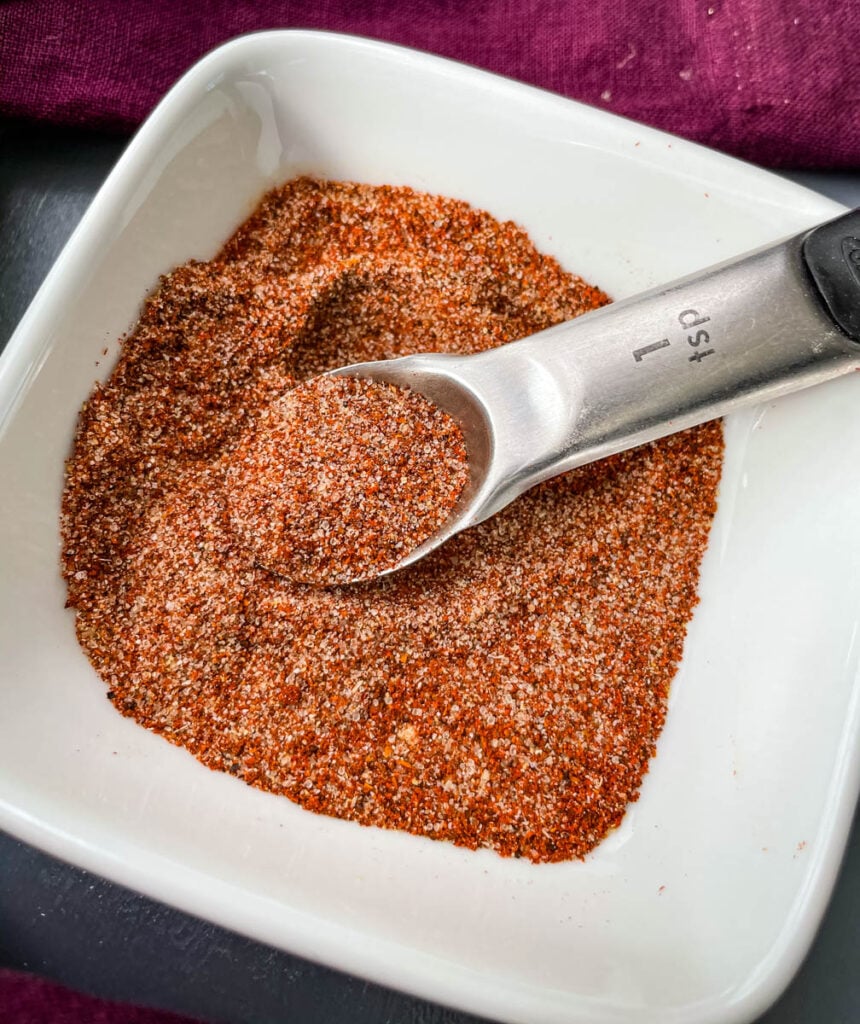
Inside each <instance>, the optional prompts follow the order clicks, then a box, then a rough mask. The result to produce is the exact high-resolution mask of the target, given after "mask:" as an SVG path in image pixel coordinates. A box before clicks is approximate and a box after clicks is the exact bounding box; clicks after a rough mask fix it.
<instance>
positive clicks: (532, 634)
mask: <svg viewBox="0 0 860 1024" xmlns="http://www.w3.org/2000/svg"><path fill="white" fill-rule="evenodd" d="M605 301H607V300H606V296H605V295H603V294H602V293H601V292H600V291H599V290H597V289H595V288H592V287H590V286H588V285H587V284H585V283H584V282H583V281H582V280H581V279H579V278H577V277H575V276H573V275H570V274H567V273H565V272H564V271H563V270H562V269H561V267H560V266H559V265H558V263H557V262H556V261H555V260H553V259H552V258H550V257H547V256H542V255H541V254H540V253H538V252H537V251H536V249H535V248H534V246H533V245H532V244H531V242H530V241H529V239H528V238H527V236H526V235H525V233H524V232H522V231H521V230H520V229H518V228H517V227H516V226H515V225H513V224H510V223H499V222H498V221H496V220H495V219H494V218H493V217H491V216H490V215H489V214H486V213H483V212H481V211H478V210H474V209H472V208H470V207H469V206H467V205H466V204H464V203H462V202H457V201H454V200H450V199H445V198H440V197H435V196H428V195H423V194H420V193H416V192H413V191H411V190H410V189H406V188H391V187H372V186H365V185H354V184H349V183H334V182H326V183H323V182H317V181H312V180H309V179H299V180H297V181H293V182H289V183H288V184H286V185H284V186H283V187H281V188H278V189H275V190H274V191H273V192H271V193H269V194H268V195H267V196H266V197H265V198H264V200H263V201H262V203H261V205H260V206H259V208H258V209H257V211H256V212H255V213H254V215H253V216H252V217H251V218H250V219H249V220H248V221H247V222H246V223H245V224H244V225H242V227H240V228H239V230H238V231H237V232H236V234H235V235H234V236H233V237H232V238H231V239H230V240H229V241H228V242H227V244H226V245H225V247H224V248H223V250H222V251H221V252H220V253H219V254H218V256H217V257H216V258H215V259H214V260H212V261H210V262H208V263H198V262H191V263H188V264H186V265H184V266H181V267H179V268H177V269H176V270H174V271H173V272H171V273H170V274H168V275H166V276H165V277H164V278H163V279H162V281H161V283H160V284H159V286H158V288H157V289H156V290H155V292H154V293H153V294H152V295H151V296H150V298H149V299H148V300H147V302H146V304H145V306H144V309H143V312H142V315H141V319H140V322H139V324H138V325H137V327H136V328H135V330H134V331H133V332H132V334H131V335H130V336H129V337H128V338H126V339H125V341H124V344H123V348H122V352H121V356H120V359H119V362H118V364H117V366H116V368H115V370H114V372H113V373H112V375H111V376H110V378H109V380H108V381H107V382H106V383H105V384H104V385H99V386H97V387H96V389H95V390H94V392H93V394H92V395H91V397H90V399H89V400H88V402H87V403H86V405H85V407H84V409H83V410H82V413H81V417H80V421H79V424H78V430H77V435H76V438H75V444H74V450H73V453H72V456H71V458H70V460H69V462H68V466H67V477H66V486H65V492H64V497H63V517H62V531H63V570H64V574H65V578H66V581H67V585H68V603H69V604H70V605H71V607H72V608H74V609H75V612H76V623H77V632H78V637H79V640H80V643H81V645H82V646H83V648H84V650H85V651H86V653H87V655H88V656H89V658H90V660H91V662H92V664H93V665H94V666H95V668H96V670H97V671H98V672H99V673H100V674H101V676H102V677H103V679H104V680H105V683H106V684H107V687H108V691H109V692H108V695H109V697H110V699H111V700H112V701H113V702H114V704H115V706H116V707H117V709H118V710H119V711H121V712H122V713H123V714H125V715H129V716H131V717H133V718H135V719H136V720H137V721H138V722H139V723H140V724H141V725H143V726H145V727H147V728H149V729H153V730H155V731H156V732H158V733H160V734H161V735H163V736H165V737H166V738H167V739H169V740H170V741H172V742H174V743H177V744H180V745H181V746H184V747H185V748H187V749H188V750H189V751H191V753H193V754H194V755H195V756H196V757H198V758H199V759H200V760H201V761H202V762H203V763H204V764H206V765H208V766H210V767H212V768H215V769H219V770H225V771H229V772H231V773H233V774H235V775H237V776H238V777H240V778H242V779H244V780H245V781H246V782H248V783H249V784H251V785H255V786H259V787H261V788H263V789H267V790H271V791H272V792H274V793H279V794H283V795H285V796H287V797H289V798H290V799H292V800H294V801H296V802H297V803H299V804H300V805H301V806H303V807H305V808H308V809H309V810H312V811H317V812H320V813H325V814H332V815H337V816H339V817H343V818H348V819H352V820H355V821H358V822H361V823H362V824H366V825H378V826H382V827H387V828H397V829H404V830H407V831H410V832H413V833H416V834H419V835H424V836H430V837H433V838H437V839H445V840H450V841H452V842H454V843H457V844H460V845H462V846H466V847H470V848H477V847H487V848H490V849H493V850H496V851H497V852H498V853H500V854H502V855H506V856H507V855H514V856H525V857H528V858H530V859H532V860H533V861H537V862H540V861H555V860H562V859H566V858H571V857H581V856H583V855H584V854H585V853H587V852H588V851H589V850H590V849H592V848H593V847H594V845H595V844H596V843H598V842H599V841H600V839H601V838H603V836H605V835H606V833H607V832H608V831H609V830H610V829H611V828H613V827H614V826H616V825H617V824H618V823H619V822H620V821H621V819H622V816H623V814H624V811H625V808H626V806H627V805H628V803H629V802H630V801H632V800H635V799H636V798H637V795H638V792H639V787H640V785H641V782H642V778H643V775H644V774H645V772H646V771H647V767H648V763H649V759H650V758H651V757H652V756H653V754H654V752H655V749H656V742H657V738H658V736H659V733H660V730H661V728H662V726H663V722H664V719H665V714H666V697H667V694H668V690H669V685H670V682H671V680H672V677H673V675H674V674H675V671H676V668H677V665H678V662H679V659H680V657H681V653H682V648H683V640H684V634H685V629H686V625H687V622H688V620H689V618H690V615H691V613H692V609H693V607H694V605H695V604H696V601H697V596H696V588H697V583H698V576H699V563H700V560H701V557H702V554H703V551H704V548H705V544H706V541H707V536H708V531H709V528H710V524H711V520H712V517H713V514H714V511H715V496H716V489H717V484H718V481H719V475H720V468H721V458H722V432H721V427H720V425H719V424H714V423H712V424H707V425H705V426H702V427H698V428H696V429H694V430H690V431H687V432H685V433H683V434H679V435H676V436H673V437H670V438H666V439H664V440H662V441H659V442H656V443H654V444H651V445H647V446H645V447H643V448H640V449H638V450H636V451H633V452H626V453H623V454H621V455H617V456H614V457H612V458H610V459H607V460H605V461H604V462H601V463H596V464H594V465H591V466H587V467H584V468H582V469H579V470H577V471H575V472H573V473H570V474H567V475H566V476H563V477H559V478H556V479H555V480H551V481H548V482H547V483H544V484H542V485H540V486H539V487H537V488H535V489H534V490H532V491H530V492H529V493H528V494H526V495H524V496H522V497H521V498H519V499H518V500H517V501H516V502H514V503H513V504H512V505H511V506H509V507H508V508H506V509H505V510H503V511H502V512H501V513H499V514H498V515H497V516H495V517H493V518H492V519H490V520H489V521H487V522H485V523H482V524H480V525H479V526H478V527H475V528H473V529H471V530H468V531H466V532H465V533H462V534H459V535H458V536H457V537H455V538H453V539H452V540H451V541H449V542H448V543H447V544H445V545H444V546H443V547H442V548H440V549H439V550H438V551H436V552H434V553H432V554H431V555H430V556H429V557H428V558H426V559H424V560H422V561H421V562H420V563H418V564H416V565H414V566H412V567H410V568H409V569H408V570H406V571H404V572H400V573H395V574H394V575H392V576H389V577H386V578H383V579H380V580H377V581H373V582H369V583H359V584H353V585H351V586H343V587H341V586H335V587H329V588H322V587H313V586H306V585H303V584H300V583H295V582H290V581H286V580H283V579H281V578H279V577H277V576H275V575H273V574H272V573H270V572H268V571H266V570H264V569H262V568H260V567H259V566H258V565H257V563H256V560H255V558H254V557H252V556H251V554H249V551H248V550H247V548H246V546H245V544H243V543H242V542H241V537H238V538H237V531H236V530H235V529H234V522H233V521H231V509H230V500H229V496H230V494H231V489H230V473H231V467H233V468H234V470H235V464H236V463H235V455H236V452H237V450H238V449H239V448H241V446H242V445H243V444H244V443H247V439H248V438H249V437H253V436H255V431H257V430H259V429H261V428H262V425H263V424H264V423H265V420H266V417H267V416H269V417H270V416H272V415H273V411H274V412H277V410H278V409H279V408H280V405H279V403H283V402H284V401H285V400H286V398H285V396H288V395H289V393H290V392H291V389H293V388H294V387H295V386H296V385H297V384H298V383H299V382H301V381H304V380H307V379H308V378H311V377H313V376H315V375H317V374H319V373H321V372H323V371H325V370H327V369H330V368H333V367H335V366H338V365H343V364H347V363H350V362H358V361H363V360H369V359H380V358H386V357H390V356H395V355H406V354H411V353H414V352H420V351H442V352H444V351H466V352H476V351H482V350H485V349H487V348H490V347H492V346H494V345H499V344H502V343H504V342H507V341H513V340H516V339H517V338H520V337H523V336H525V335H528V334H532V333H534V332H536V331H539V330H541V329H543V328H545V327H549V326H551V325H553V324H555V323H558V322H560V321H562V320H565V319H569V318H571V317H574V316H577V315H579V314H580V313H582V312H585V311H587V310H589V309H592V308H594V307H596V306H598V305H601V304H603V303H604V302H605ZM234 497H235V495H234ZM240 532H241V531H240Z"/></svg>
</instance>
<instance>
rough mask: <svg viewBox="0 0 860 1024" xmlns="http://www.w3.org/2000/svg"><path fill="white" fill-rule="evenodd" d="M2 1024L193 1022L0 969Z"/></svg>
mask: <svg viewBox="0 0 860 1024" xmlns="http://www.w3.org/2000/svg"><path fill="white" fill-rule="evenodd" d="M0 1021H2V1022H3V1024H193V1022H192V1021H191V1020H190V1019H189V1018H188V1017H178V1016H177V1015H176V1014H175V1013H168V1012H166V1011H163V1010H148V1009H145V1008H144V1007H140V1006H127V1005H125V1004H121V1003H111V1002H108V1001H107V1000H104V999H95V998H94V997H93V996H85V995H83V994H82V993H80V992H73V991H72V990H71V989H68V988H64V987H63V986H62V985H56V984H54V983H53V982H50V981H43V980H42V979H41V978H35V977H33V976H32V975H29V974H19V973H17V972H15V971H4V970H0Z"/></svg>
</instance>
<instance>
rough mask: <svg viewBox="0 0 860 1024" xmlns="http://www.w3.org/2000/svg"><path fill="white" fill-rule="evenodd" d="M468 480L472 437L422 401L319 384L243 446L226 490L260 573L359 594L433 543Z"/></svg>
mask: <svg viewBox="0 0 860 1024" xmlns="http://www.w3.org/2000/svg"><path fill="white" fill-rule="evenodd" d="M468 476H469V467H468V462H467V458H466V444H465V441H464V439H463V431H462V430H461V429H460V427H459V425H458V424H457V423H455V422H454V420H452V419H451V417H450V416H448V414H447V413H445V412H443V411H442V410H441V409H440V408H439V407H438V406H436V405H434V404H433V403H432V402H430V401H429V400H428V399H426V398H424V397H423V396H422V395H419V394H416V393H415V392H413V391H409V390H408V389H406V388H400V387H395V386H394V385H393V384H385V383H382V382H381V381H371V380H361V379H356V378H353V377H315V378H313V380H310V381H308V382H307V383H305V384H300V385H299V386H298V387H297V388H294V389H293V390H291V391H288V392H287V394H286V395H285V396H284V397H283V398H282V399H280V400H279V401H277V402H273V403H272V404H271V405H270V406H269V407H268V409H267V410H266V412H265V415H263V416H261V418H260V420H259V422H258V423H257V425H256V426H255V428H254V430H253V431H250V432H249V434H248V435H247V436H245V437H243V438H242V439H241V440H240V441H239V444H238V446H237V447H236V449H235V450H234V452H233V455H232V457H231V459H230V464H229V467H228V469H227V472H226V485H225V490H226V495H227V504H228V508H229V512H230V522H231V525H232V528H233V530H234V532H235V534H236V536H237V538H238V539H239V540H240V542H241V543H242V544H243V545H244V547H245V548H246V550H247V551H248V552H249V553H250V555H251V556H252V558H253V559H254V560H255V562H256V563H257V564H258V565H260V566H261V567H263V568H265V569H269V570H270V571H272V572H277V573H280V574H281V575H282V576H285V577H287V578H288V579H291V580H295V581H298V582H303V583H317V584H333V583H351V582H354V581H356V580H359V579H362V578H366V577H373V576H376V575H378V574H379V573H381V572H383V571H385V570H386V569H391V568H392V567H393V566H395V565H397V563H398V562H400V561H402V559H403V558H405V557H406V556H407V555H408V554H410V553H411V552H412V551H414V549H415V548H416V547H418V545H419V544H420V543H421V542H422V541H424V540H426V539H427V538H428V537H429V536H430V535H431V534H433V533H435V532H436V530H437V529H438V528H439V527H440V526H441V525H442V524H443V523H444V522H445V520H446V519H447V518H448V516H449V515H450V513H451V510H452V509H453V508H454V506H455V505H456V504H457V499H458V498H459V496H460V493H461V492H462V490H463V486H464V485H465V483H466V480H467V479H468Z"/></svg>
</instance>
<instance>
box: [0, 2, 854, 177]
mask: <svg viewBox="0 0 860 1024" xmlns="http://www.w3.org/2000/svg"><path fill="white" fill-rule="evenodd" d="M287 27H293V28H295V27H303V28H325V29H333V30H337V31H340V32H353V33H357V34H359V35H365V36H371V37H373V38H376V39H383V40H388V41H391V42H397V43H404V44H406V45H409V46H415V47H418V48H420V49H423V50H429V51H431V52H433V53H437V54H442V55H444V56H447V57H454V58H456V59H458V60H462V61H466V62H468V63H470V64H475V65H478V66H480V67H483V68H488V69H490V70H491V71H496V72H499V73H501V74H504V75H510V76H512V77H513V78H518V79H520V80H522V81H525V82H531V83H533V84H535V85H540V86H543V87H544V88H546V89H551V90H553V91H555V92H559V93H563V94H564V95H566V96H572V97H575V98H577V99H580V100H584V101H585V102H586V103H591V104H594V105H596V106H598V107H602V108H604V109H606V110H611V111H614V112H616V113H620V114H625V115H627V116H628V117H632V118H635V119H636V120H639V121H644V122H646V123H648V124H652V125H656V126H657V127H660V128H664V129H666V130H668V131H671V132H675V133H677V134H679V135H684V136H686V137H687V138H690V139H695V140H697V141H699V142H703V143H706V144H707V145H710V146H714V147H717V148H719V149H723V150H727V151H729V152H731V153H735V154H737V155H739V156H743V157H746V158H747V159H751V160H754V161H757V162H759V163H763V164H770V165H774V166H795V167H819V168H826V167H830V168H836V167H858V166H860V60H858V52H859V51H860V2H858V0H257V2H253V0H210V2H208V3H203V2H197V3H195V2H194V0H184V2H177V0H5V2H3V3H0V114H7V115H13V116H24V117H36V118H44V119H46V120H50V121H54V122H59V123H66V124H75V125H89V126H93V127H98V128H106V129H113V130H122V131H125V130H128V129H130V128H132V127H133V126H135V125H136V124H137V123H138V122H140V121H141V120H142V119H143V118H144V117H145V116H146V115H147V113H148V112H149V111H150V110H151V109H152V107H153V105H154V104H155V102H156V101H157V100H158V99H159V97H160V96H161V95H162V94H163V93H164V92H165V91H166V90H167V89H168V87H169V86H170V84H171V83H172V82H173V81H175V79H176V78H177V77H178V76H179V75H180V74H181V73H182V72H183V71H184V70H185V69H186V68H187V67H189V65H191V64H192V63H193V62H194V61H195V60H196V59H197V58H198V57H200V56H201V55H202V54H203V53H205V52H206V51H207V50H209V49H211V48H212V47H214V46H216V45H217V44H218V43H221V42H223V41H224V40H226V39H229V38H230V37H232V36H235V35H238V34H240V33H243V32H249V31H252V30H255V29H263V28H287Z"/></svg>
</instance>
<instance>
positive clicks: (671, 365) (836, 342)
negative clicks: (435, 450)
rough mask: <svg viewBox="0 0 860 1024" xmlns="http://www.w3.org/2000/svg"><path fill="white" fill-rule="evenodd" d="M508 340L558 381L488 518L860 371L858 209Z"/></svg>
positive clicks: (544, 398) (552, 382)
mask: <svg viewBox="0 0 860 1024" xmlns="http://www.w3.org/2000/svg"><path fill="white" fill-rule="evenodd" d="M505 348H506V349H507V350H508V351H509V355H510V357H511V358H512V363H513V364H515V365H516V364H518V365H520V366H524V365H526V364H529V365H530V366H532V367H534V366H539V367H540V368H541V371H542V372H541V379H542V380H543V381H544V382H549V383H548V384H547V383H544V394H543V395H541V396H540V398H539V399H532V400H533V401H539V402H540V405H541V409H542V415H541V416H540V417H538V420H537V421H540V422H541V423H542V424H543V426H544V427H546V428H549V429H544V430H542V431H541V433H542V435H543V436H542V439H539V438H536V437H533V438H532V439H531V441H530V442H528V441H527V439H525V438H523V437H522V436H520V438H519V443H518V444H516V448H518V449H519V450H520V451H521V452H522V451H526V450H528V449H529V448H530V449H531V452H532V453H534V452H536V451H538V450H540V449H541V448H542V450H540V454H539V455H537V457H536V458H531V459H527V460H524V461H523V462H521V463H520V465H519V466H518V467H514V466H511V465H509V466H508V469H507V472H508V477H507V480H506V481H505V483H504V484H503V485H502V486H501V487H500V488H499V492H498V493H497V494H496V495H494V498H493V500H491V502H490V503H489V509H488V514H490V513H491V512H492V511H494V509H495V508H499V507H501V505H503V504H506V503H507V502H508V501H510V500H511V498H512V497H513V496H514V495H515V494H517V493H520V492H521V491H523V490H526V489H527V488H528V487H531V486H533V485H534V484H536V483H539V482H540V481H541V480H544V479H547V478H548V477H551V476H555V475H556V474H557V473H561V472H564V471H566V470H568V469H572V468H574V467H575V466H579V465H582V464H584V463H586V462H592V461H594V460H596V459H599V458H603V457H604V456H607V455H611V454H612V453H614V452H617V451H621V450H623V449H626V448H633V447H636V446H637V445H640V444H643V443H645V442H647V441H652V440H654V439H656V438H658V437H662V436H664V435H666V434H670V433H675V432H676V431H678V430H682V429H684V428H686V427H690V426H693V425H695V424H698V423H704V422H705V421H707V420H711V419H715V418H717V417H718V416H722V415H724V414H725V413H728V412H731V411H732V410H733V409H736V408H738V407H740V406H742V405H746V404H751V403H754V402H761V401H767V400H770V399H773V398H776V397H778V396H780V395H784V394H788V393H789V392H791V391H796V390H798V389H800V388H805V387H809V386H810V385H813V384H817V383H819V382H822V381H825V380H828V379H829V378H831V377H835V376H838V375H839V374H841V373H845V372H847V371H849V370H852V369H855V368H857V367H860V211H854V212H852V213H848V214H845V215H843V216H841V217H839V218H837V219H836V220H834V221H830V222H828V223H826V224H823V225H821V226H819V227H816V228H813V229H812V230H811V231H806V232H804V233H803V234H801V235H797V236H795V237H793V238H789V239H787V240H785V241H782V242H779V243H777V244H775V245H770V246H768V247H766V248H763V249H759V250H757V251H755V252H753V253H749V254H747V255H745V256H742V257H740V258H739V259H734V260H731V261H729V262H727V263H723V264H720V265H718V266H716V267H712V268H710V269H708V270H706V271H704V272H701V273H698V274H694V275H692V276H690V277H687V278H683V279H682V280H680V281H677V282H674V283H673V284H671V285H669V286H667V287H664V288H659V289H655V290H654V291H652V292H648V293H645V294H644V295H638V296H636V297H635V298H633V299H630V300H624V301H621V302H617V303H614V304H612V305H610V306H607V307H605V308H604V309H601V310H598V311H596V312H595V313H590V314H588V315H586V316H584V317H581V318H579V319H577V320H573V321H570V322H569V323H566V324H562V325H560V326H559V327H555V328H551V329H550V330H548V331H543V332H542V333H541V334H538V335H534V336H533V337H531V338H528V339H526V340H524V341H522V342H517V343H515V344H514V345H508V346H506V347H505ZM514 350H517V351H514ZM504 351H505V350H504V349H502V350H499V352H504ZM553 391H554V393H552V392H553ZM549 410H553V416H554V417H555V422H554V423H553V424H549V423H548V422H547V415H546V413H547V411H549ZM523 414H524V418H525V419H529V416H528V410H527V409H523ZM532 419H533V421H534V418H532ZM537 421H535V422H537Z"/></svg>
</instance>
